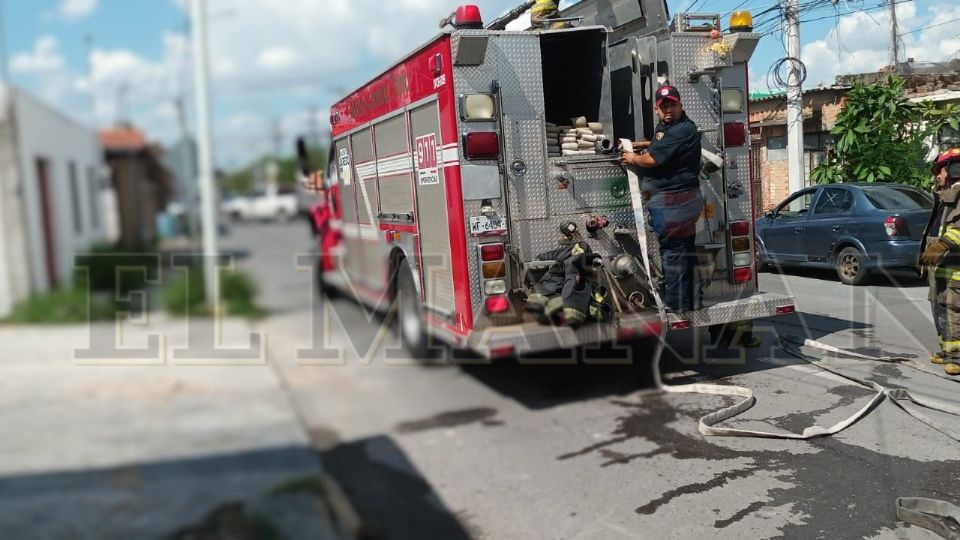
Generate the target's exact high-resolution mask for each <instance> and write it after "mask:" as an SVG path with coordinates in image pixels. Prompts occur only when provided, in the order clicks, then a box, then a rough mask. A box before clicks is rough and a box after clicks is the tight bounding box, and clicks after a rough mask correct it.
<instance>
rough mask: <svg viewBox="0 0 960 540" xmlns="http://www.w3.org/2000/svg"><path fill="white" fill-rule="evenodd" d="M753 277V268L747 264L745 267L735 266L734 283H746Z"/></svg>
mask: <svg viewBox="0 0 960 540" xmlns="http://www.w3.org/2000/svg"><path fill="white" fill-rule="evenodd" d="M751 279H753V270H752V269H751V268H750V267H749V266H747V267H745V268H734V269H733V282H734V283H746V282H747V281H750V280H751Z"/></svg>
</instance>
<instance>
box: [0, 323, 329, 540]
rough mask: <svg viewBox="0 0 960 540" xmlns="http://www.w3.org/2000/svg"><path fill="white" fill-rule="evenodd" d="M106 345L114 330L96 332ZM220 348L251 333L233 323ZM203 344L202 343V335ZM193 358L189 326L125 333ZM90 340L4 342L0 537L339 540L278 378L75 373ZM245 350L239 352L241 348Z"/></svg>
mask: <svg viewBox="0 0 960 540" xmlns="http://www.w3.org/2000/svg"><path fill="white" fill-rule="evenodd" d="M93 328H94V331H96V332H105V333H106V335H110V334H109V332H110V326H107V325H100V326H94V327H93ZM223 330H224V331H223V335H224V346H227V347H230V346H243V345H245V344H246V343H247V342H246V336H247V335H248V333H249V331H250V328H249V325H248V324H247V323H246V322H243V321H238V320H229V321H225V323H224V325H223ZM194 332H195V335H194V338H196V329H194ZM147 333H154V334H160V335H163V336H164V342H165V344H166V348H167V349H173V348H177V347H185V346H186V344H187V341H188V331H187V327H186V324H185V323H184V321H182V320H171V319H168V318H165V317H152V318H151V319H150V321H149V322H148V323H147V324H146V325H143V326H140V327H136V326H132V327H130V328H127V329H125V331H124V332H123V338H124V342H125V346H143V345H144V344H146V334H147ZM89 335H90V330H89V329H88V328H87V327H86V326H70V327H4V328H0V350H2V351H3V352H4V354H3V355H2V357H0V454H2V455H3V456H4V459H3V460H0V530H3V531H4V533H5V535H6V536H7V537H11V538H157V537H168V536H169V535H173V537H181V536H186V535H187V534H188V533H189V534H215V533H223V534H231V535H234V536H231V537H235V538H253V537H256V538H262V537H267V538H269V537H278V536H281V537H286V538H339V537H342V535H341V533H340V531H339V529H338V524H337V521H336V519H335V516H334V515H333V513H331V511H330V510H329V509H328V504H327V502H326V501H325V498H324V496H323V491H324V487H323V486H324V485H326V484H325V482H326V476H325V474H324V471H323V468H322V466H321V463H320V460H319V458H318V456H317V454H316V453H315V452H314V451H313V450H312V448H311V447H310V444H309V439H308V437H307V434H306V432H305V431H304V428H303V426H302V425H301V423H300V422H299V419H298V417H297V414H296V412H295V408H294V407H293V406H292V405H291V402H290V400H289V398H288V395H287V393H286V391H285V390H284V388H283V386H282V383H281V381H280V380H279V379H278V377H277V376H276V373H275V372H274V370H273V368H272V367H271V366H270V365H267V364H266V363H261V364H260V365H177V364H176V363H175V362H174V361H173V360H170V355H167V356H168V358H167V360H166V362H165V363H162V364H159V365H103V366H90V365H79V364H78V363H77V362H76V361H75V360H74V349H77V348H85V347H86V346H87V344H88V343H89V339H90V338H89ZM234 344H236V345H234Z"/></svg>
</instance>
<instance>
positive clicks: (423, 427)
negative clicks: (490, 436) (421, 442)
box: [396, 407, 502, 433]
mask: <svg viewBox="0 0 960 540" xmlns="http://www.w3.org/2000/svg"><path fill="white" fill-rule="evenodd" d="M496 415H497V411H496V410H494V409H490V408H486V407H480V408H476V409H463V410H460V411H450V412H445V413H440V414H437V415H435V416H431V417H430V418H424V419H423V420H415V421H412V422H403V423H400V424H397V427H396V431H397V433H420V432H421V431H429V430H431V429H444V428H453V427H460V426H466V425H470V424H476V423H483V424H484V425H486V426H496V425H502V422H499V421H498V420H494V418H493V417H494V416H496ZM496 422H499V423H496Z"/></svg>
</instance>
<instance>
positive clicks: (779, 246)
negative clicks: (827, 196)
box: [763, 189, 816, 262]
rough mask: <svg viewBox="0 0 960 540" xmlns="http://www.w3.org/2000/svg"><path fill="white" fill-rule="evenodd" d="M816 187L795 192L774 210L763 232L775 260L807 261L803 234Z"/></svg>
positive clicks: (768, 251) (770, 253)
mask: <svg viewBox="0 0 960 540" xmlns="http://www.w3.org/2000/svg"><path fill="white" fill-rule="evenodd" d="M815 193H816V189H806V190H804V191H801V192H798V193H796V194H794V195H793V196H792V197H790V198H789V199H787V200H786V201H784V202H783V203H781V204H780V206H778V207H777V209H776V210H775V211H774V217H773V219H772V220H770V223H769V224H768V225H767V227H766V229H765V230H764V233H763V243H764V246H765V247H766V249H767V254H768V255H770V256H771V257H772V258H773V260H774V261H775V262H801V261H806V260H807V256H806V254H805V253H804V243H803V235H804V229H805V227H806V224H807V217H808V216H807V214H808V213H809V212H810V208H811V203H812V202H813V196H814V194H815Z"/></svg>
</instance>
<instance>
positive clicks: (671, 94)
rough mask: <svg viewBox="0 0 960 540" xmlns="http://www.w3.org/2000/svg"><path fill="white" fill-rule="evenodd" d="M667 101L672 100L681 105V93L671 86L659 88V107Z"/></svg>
mask: <svg viewBox="0 0 960 540" xmlns="http://www.w3.org/2000/svg"><path fill="white" fill-rule="evenodd" d="M665 99H670V100H673V101H676V102H677V103H680V92H679V91H678V90H677V89H676V88H675V87H673V86H670V85H664V86H661V87H660V88H657V105H660V103H661V102H662V101H663V100H665Z"/></svg>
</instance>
